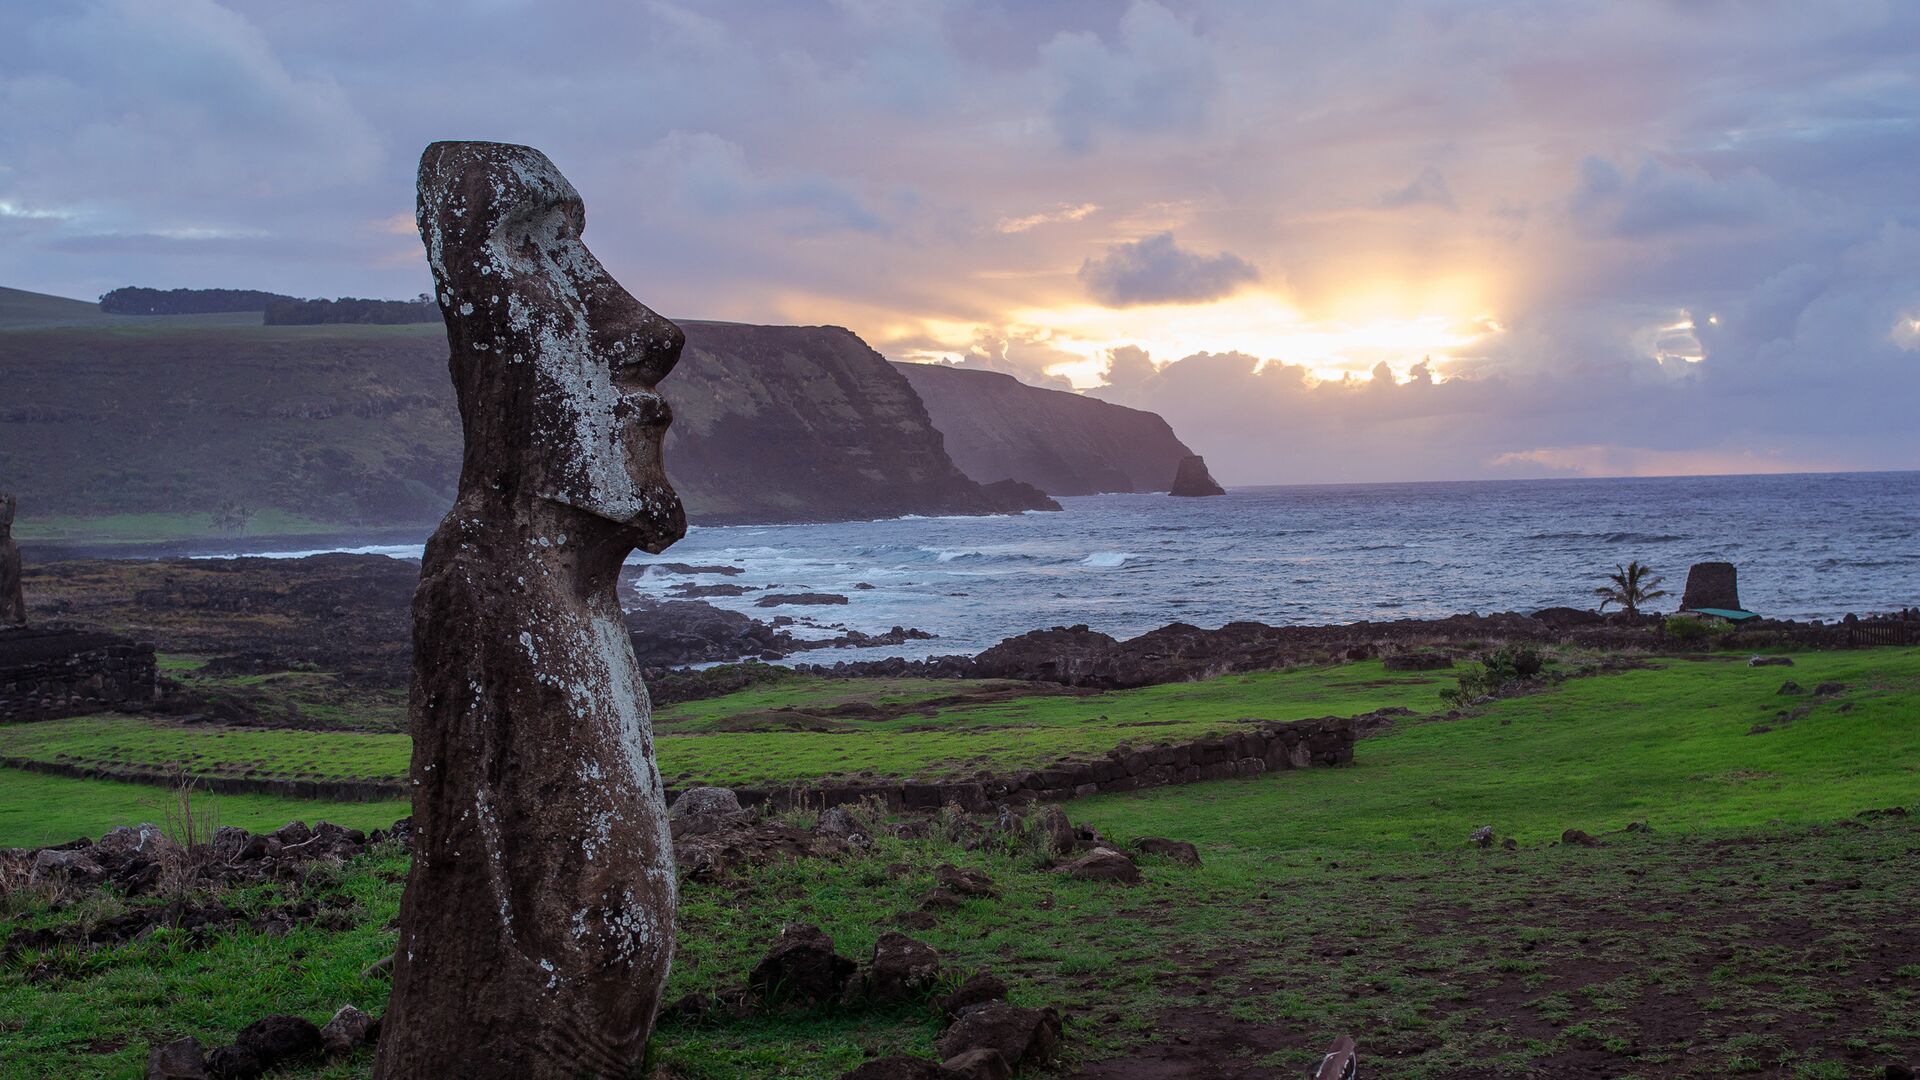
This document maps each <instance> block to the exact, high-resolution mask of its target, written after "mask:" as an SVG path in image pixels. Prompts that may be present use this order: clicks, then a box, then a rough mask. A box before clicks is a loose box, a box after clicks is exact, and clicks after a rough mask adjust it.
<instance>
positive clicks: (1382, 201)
mask: <svg viewBox="0 0 1920 1080" xmlns="http://www.w3.org/2000/svg"><path fill="white" fill-rule="evenodd" d="M1378 202H1379V205H1380V206H1382V207H1384V208H1385V209H1388V210H1400V209H1405V208H1407V207H1410V206H1432V207H1437V208H1439V209H1442V210H1454V209H1457V207H1456V206H1455V204H1454V201H1453V192H1452V191H1451V190H1449V189H1448V188H1447V178H1446V177H1444V176H1442V175H1440V170H1439V169H1436V168H1434V167H1433V166H1431V165H1429V166H1427V167H1426V168H1424V169H1421V170H1420V175H1419V176H1416V177H1414V178H1413V179H1412V180H1411V181H1408V182H1407V183H1406V184H1405V185H1404V186H1402V187H1397V188H1394V189H1393V190H1392V191H1389V192H1386V193H1385V194H1383V195H1381V196H1380V198H1379V200H1378Z"/></svg>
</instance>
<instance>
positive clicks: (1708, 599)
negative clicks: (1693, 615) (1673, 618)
mask: <svg viewBox="0 0 1920 1080" xmlns="http://www.w3.org/2000/svg"><path fill="white" fill-rule="evenodd" d="M1702 608H1715V609H1718V610H1721V611H1741V610H1744V609H1742V608H1741V607H1740V580H1739V575H1738V572H1737V571H1735V570H1734V568H1733V564H1732V563H1729V562H1703V563H1694V564H1693V566H1692V567H1691V568H1689V569H1688V570H1687V589H1686V592H1685V593H1684V594H1682V595H1681V597H1680V610H1681V611H1699V610H1700V609H1702Z"/></svg>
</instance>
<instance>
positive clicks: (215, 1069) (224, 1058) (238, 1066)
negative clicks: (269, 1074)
mask: <svg viewBox="0 0 1920 1080" xmlns="http://www.w3.org/2000/svg"><path fill="white" fill-rule="evenodd" d="M266 1071H267V1067H266V1066H265V1065H262V1064H260V1057H259V1055H258V1054H255V1053H254V1052H253V1051H251V1050H249V1049H247V1048H246V1047H244V1046H222V1047H218V1048H216V1049H214V1050H213V1051H212V1052H210V1053H209V1054H207V1075H208V1076H210V1077H212V1078H213V1080H256V1078H257V1077H259V1076H260V1075H261V1074H262V1073H264V1072H266Z"/></svg>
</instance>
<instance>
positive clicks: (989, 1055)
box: [941, 1046, 1013, 1080]
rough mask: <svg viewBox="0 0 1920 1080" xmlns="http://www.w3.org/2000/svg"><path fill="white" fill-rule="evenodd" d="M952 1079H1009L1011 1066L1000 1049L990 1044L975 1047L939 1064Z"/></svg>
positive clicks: (1011, 1071) (1011, 1074)
mask: <svg viewBox="0 0 1920 1080" xmlns="http://www.w3.org/2000/svg"><path fill="white" fill-rule="evenodd" d="M941 1067H942V1068H944V1069H945V1070H946V1071H947V1072H948V1074H949V1075H951V1076H953V1077H954V1080H1009V1078H1011V1077H1012V1076H1013V1066H1012V1065H1009V1064H1007V1059H1006V1057H1005V1056H1004V1055H1002V1054H1001V1053H1000V1051H998V1050H995V1049H994V1048H992V1047H990V1046H980V1047H975V1048H974V1049H972V1050H969V1051H967V1052H966V1053H964V1054H961V1055H959V1056H958V1057H953V1058H949V1059H947V1061H946V1062H945V1063H943V1064H942V1066H941Z"/></svg>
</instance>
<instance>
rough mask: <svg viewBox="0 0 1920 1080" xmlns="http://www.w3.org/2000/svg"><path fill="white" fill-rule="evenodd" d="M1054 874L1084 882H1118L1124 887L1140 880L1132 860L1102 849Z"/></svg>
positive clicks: (1081, 857)
mask: <svg viewBox="0 0 1920 1080" xmlns="http://www.w3.org/2000/svg"><path fill="white" fill-rule="evenodd" d="M1055 872H1056V873H1061V874H1065V875H1067V876H1068V877H1076V878H1080V879H1082V880H1084V881H1118V882H1120V883H1122V884H1125V885H1132V884H1133V883H1134V882H1137V881H1139V880H1140V868H1139V867H1138V866H1135V865H1134V863H1133V860H1132V859H1129V858H1127V857H1126V856H1125V855H1123V854H1121V853H1120V852H1118V851H1115V850H1113V849H1112V848H1104V847H1097V848H1094V849H1093V850H1092V851H1089V852H1087V853H1086V854H1085V855H1082V856H1080V857H1079V858H1077V859H1075V860H1073V861H1072V862H1070V863H1067V864H1066V865H1064V866H1061V867H1059V868H1058V869H1057V870H1056V871H1055Z"/></svg>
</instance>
